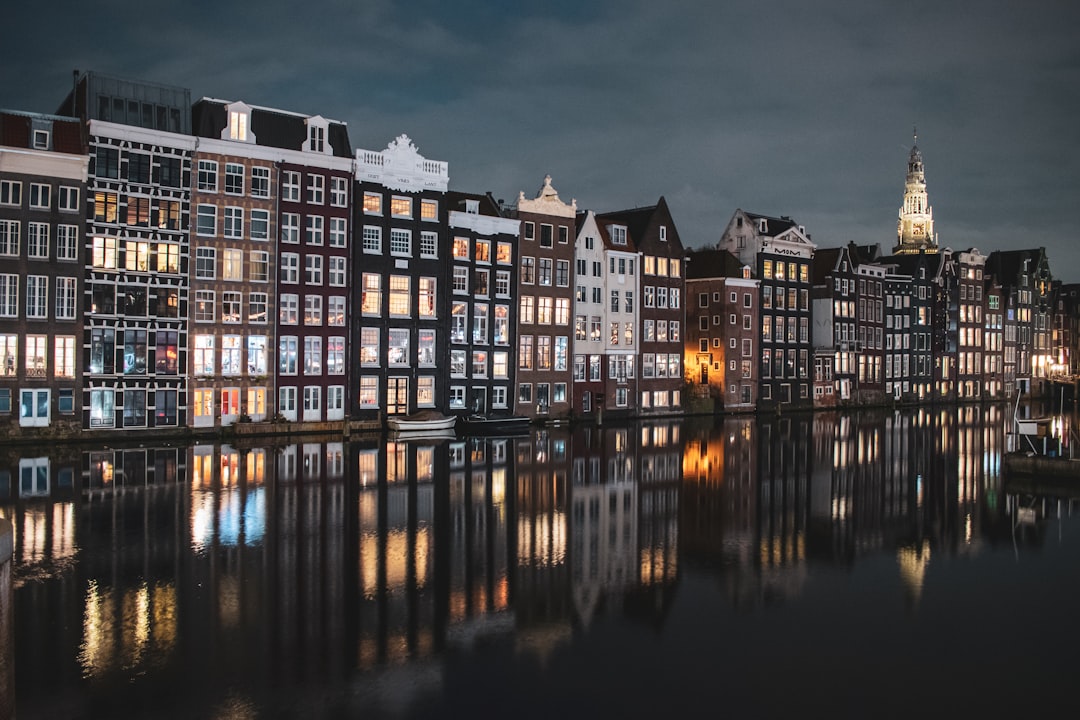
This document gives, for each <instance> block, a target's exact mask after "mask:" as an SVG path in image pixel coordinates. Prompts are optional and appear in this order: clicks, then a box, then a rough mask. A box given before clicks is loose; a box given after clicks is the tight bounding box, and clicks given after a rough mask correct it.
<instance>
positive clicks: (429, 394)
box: [416, 375, 435, 407]
mask: <svg viewBox="0 0 1080 720" xmlns="http://www.w3.org/2000/svg"><path fill="white" fill-rule="evenodd" d="M416 406H417V407H434V406H435V378H434V376H432V375H421V376H420V377H418V378H416Z"/></svg>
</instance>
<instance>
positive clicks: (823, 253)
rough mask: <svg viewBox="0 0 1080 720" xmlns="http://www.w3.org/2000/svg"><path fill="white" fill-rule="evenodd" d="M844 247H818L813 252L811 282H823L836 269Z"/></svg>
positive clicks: (816, 283)
mask: <svg viewBox="0 0 1080 720" xmlns="http://www.w3.org/2000/svg"><path fill="white" fill-rule="evenodd" d="M844 250H845V248H819V249H818V250H816V251H815V252H814V262H813V264H812V267H813V269H814V272H813V275H812V280H811V282H812V284H814V285H821V284H823V283H824V282H825V281H826V280H827V279H828V278H829V276H830V275H832V273H833V272H834V271H835V270H836V266H837V264H838V263H839V262H840V258H841V257H843V256H844Z"/></svg>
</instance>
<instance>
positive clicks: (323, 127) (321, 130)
mask: <svg viewBox="0 0 1080 720" xmlns="http://www.w3.org/2000/svg"><path fill="white" fill-rule="evenodd" d="M304 124H305V125H307V140H305V141H304V144H303V146H302V147H301V148H300V149H301V150H303V151H304V152H313V153H319V154H321V155H333V153H334V150H333V148H331V147H330V143H329V142H328V141H327V133H328V130H329V127H330V122H329V121H328V120H327V119H326V118H324V117H322V116H320V115H314V116H312V117H309V118H308V119H307V120H305V121H304Z"/></svg>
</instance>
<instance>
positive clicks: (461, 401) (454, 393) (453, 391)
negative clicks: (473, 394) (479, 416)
mask: <svg viewBox="0 0 1080 720" xmlns="http://www.w3.org/2000/svg"><path fill="white" fill-rule="evenodd" d="M450 407H451V408H453V409H455V410H459V409H464V407H465V386H464V385H454V386H452V387H451V388H450Z"/></svg>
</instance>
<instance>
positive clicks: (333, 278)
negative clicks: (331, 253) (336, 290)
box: [326, 257, 347, 287]
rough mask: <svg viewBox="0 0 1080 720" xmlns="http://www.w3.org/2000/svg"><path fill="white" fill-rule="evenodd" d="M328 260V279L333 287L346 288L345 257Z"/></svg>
mask: <svg viewBox="0 0 1080 720" xmlns="http://www.w3.org/2000/svg"><path fill="white" fill-rule="evenodd" d="M326 260H327V279H328V281H329V284H330V286H331V287H345V263H346V260H347V258H345V257H329V258H327V259H326Z"/></svg>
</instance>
